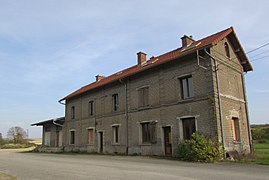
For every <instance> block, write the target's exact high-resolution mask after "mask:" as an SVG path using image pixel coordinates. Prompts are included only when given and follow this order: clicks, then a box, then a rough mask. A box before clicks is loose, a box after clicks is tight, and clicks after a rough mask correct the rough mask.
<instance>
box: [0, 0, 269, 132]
mask: <svg viewBox="0 0 269 180" xmlns="http://www.w3.org/2000/svg"><path fill="white" fill-rule="evenodd" d="M268 9H269V2H268V1H267V0H261V1H250V0H245V1H243V0H237V1H230V0H226V1H216V0H207V1H193V0H181V1H178V0H166V1H160V0H148V1H142V0H133V1H130V0H126V1H119V0H110V1H104V0H96V1H95V0H91V1H88V0H76V1H71V0H57V1H55V0H46V1H40V0H24V1H19V0H0V84H1V86H0V87H1V88H0V102H1V103H0V115H1V116H0V132H1V133H2V134H3V135H6V132H7V130H8V128H9V127H12V126H21V127H23V128H24V129H28V130H29V135H30V137H40V136H41V129H40V128H38V127H30V124H31V123H33V122H38V121H42V120H46V119H49V118H55V117H60V116H64V106H63V105H60V104H59V103H58V100H59V99H61V98H62V97H64V96H65V95H67V94H69V93H71V92H73V91H74V90H76V89H78V88H79V87H81V86H83V85H86V84H88V83H90V82H92V81H94V80H95V75H97V74H100V75H110V74H112V73H114V72H116V71H119V70H121V69H125V68H127V67H129V66H132V65H134V64H135V63H136V53H137V52H138V51H144V52H146V53H147V54H148V57H151V56H153V55H155V56H156V55H159V54H162V53H165V52H167V51H170V50H172V49H175V48H178V47H180V46H181V42H180V37H181V36H183V35H184V34H187V35H193V37H194V39H200V38H203V37H205V36H207V35H210V34H213V33H215V32H218V31H220V30H223V29H226V28H228V27H230V26H233V27H234V28H235V31H236V33H237V35H238V37H239V40H240V41H241V43H242V45H243V47H244V48H245V51H250V50H252V49H254V48H256V47H258V46H260V45H263V44H266V43H268V42H269V31H268V29H269V23H268V16H269V13H268ZM260 53H262V54H260ZM259 54H260V55H259ZM255 55H256V57H253V56H255ZM266 55H269V46H266V47H264V48H262V49H260V50H258V51H255V52H253V53H249V54H248V57H249V58H250V60H252V59H256V58H260V57H264V56H266ZM252 57H253V58H252ZM252 65H253V67H254V72H250V73H248V74H247V75H246V76H245V77H246V82H247V92H248V100H249V108H250V117H251V119H250V121H251V123H269V119H268V115H267V112H268V110H269V109H268V105H267V102H269V96H268V95H269V74H268V69H267V68H268V66H269V57H267V58H262V59H259V60H257V61H253V63H252Z"/></svg>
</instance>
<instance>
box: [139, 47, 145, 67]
mask: <svg viewBox="0 0 269 180" xmlns="http://www.w3.org/2000/svg"><path fill="white" fill-rule="evenodd" d="M146 62H147V54H146V53H144V52H141V51H140V52H138V53H137V65H140V66H142V65H144V64H145V63H146Z"/></svg>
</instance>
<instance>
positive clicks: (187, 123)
mask: <svg viewBox="0 0 269 180" xmlns="http://www.w3.org/2000/svg"><path fill="white" fill-rule="evenodd" d="M182 125H183V138H184V139H191V136H192V134H193V133H195V132H196V127H195V118H184V119H182Z"/></svg>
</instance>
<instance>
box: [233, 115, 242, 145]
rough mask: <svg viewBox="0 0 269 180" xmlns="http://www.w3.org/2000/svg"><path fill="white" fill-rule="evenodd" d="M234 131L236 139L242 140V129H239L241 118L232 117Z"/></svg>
mask: <svg viewBox="0 0 269 180" xmlns="http://www.w3.org/2000/svg"><path fill="white" fill-rule="evenodd" d="M232 131H233V139H234V141H240V131H239V119H238V118H233V119H232Z"/></svg>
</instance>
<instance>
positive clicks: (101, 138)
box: [99, 131, 104, 153]
mask: <svg viewBox="0 0 269 180" xmlns="http://www.w3.org/2000/svg"><path fill="white" fill-rule="evenodd" d="M103 142H104V139H103V132H102V131H100V132H99V153H103V150H104V146H103Z"/></svg>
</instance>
